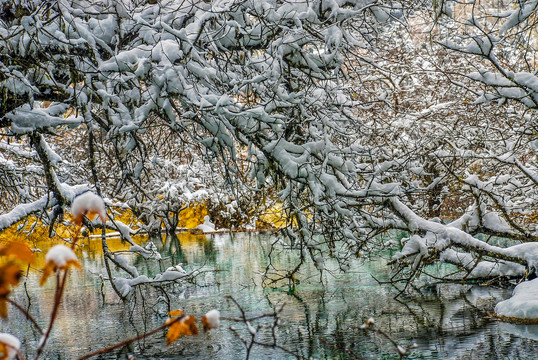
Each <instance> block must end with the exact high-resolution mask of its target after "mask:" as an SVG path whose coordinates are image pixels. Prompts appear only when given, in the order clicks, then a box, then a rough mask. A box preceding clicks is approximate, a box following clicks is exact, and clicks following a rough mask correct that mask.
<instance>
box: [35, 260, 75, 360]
mask: <svg viewBox="0 0 538 360" xmlns="http://www.w3.org/2000/svg"><path fill="white" fill-rule="evenodd" d="M68 271H69V269H65V270H64V272H63V277H62V278H61V280H60V273H58V274H57V275H56V294H55V295H54V306H53V308H52V313H51V315H50V322H49V327H48V328H47V331H46V332H45V335H43V337H42V338H41V340H40V345H39V347H38V348H37V352H36V355H35V360H37V359H39V357H40V356H41V354H42V353H43V349H44V348H45V345H47V340H48V339H49V337H50V333H51V331H52V326H53V325H54V321H55V320H56V317H57V315H58V308H59V307H60V303H61V300H62V295H63V292H64V289H65V280H66V279H67V273H68Z"/></svg>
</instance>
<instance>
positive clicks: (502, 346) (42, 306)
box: [0, 233, 538, 359]
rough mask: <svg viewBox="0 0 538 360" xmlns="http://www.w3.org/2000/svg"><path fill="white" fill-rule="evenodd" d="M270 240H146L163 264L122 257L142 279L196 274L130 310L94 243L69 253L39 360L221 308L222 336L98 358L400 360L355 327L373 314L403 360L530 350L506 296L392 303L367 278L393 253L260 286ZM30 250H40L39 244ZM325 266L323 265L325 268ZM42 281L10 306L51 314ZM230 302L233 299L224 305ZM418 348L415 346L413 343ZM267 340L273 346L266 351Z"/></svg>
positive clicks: (278, 256)
mask: <svg viewBox="0 0 538 360" xmlns="http://www.w3.org/2000/svg"><path fill="white" fill-rule="evenodd" d="M274 236H275V235H273V234H257V233H246V234H214V235H192V234H178V235H177V236H163V237H162V238H161V239H159V238H157V239H155V238H153V239H145V240H144V245H145V244H146V243H147V242H149V241H152V242H153V243H154V244H155V246H156V247H157V250H159V251H160V252H161V253H162V254H163V257H162V259H160V260H157V259H149V260H146V259H143V258H142V257H140V256H135V255H125V254H124V255H122V256H124V257H125V259H126V261H127V263H128V264H130V265H135V266H136V267H137V268H138V271H139V272H140V274H145V275H147V276H149V277H150V276H152V275H153V274H156V273H158V272H161V271H163V269H166V268H167V267H169V266H174V265H176V264H180V263H181V266H182V268H183V269H185V271H187V272H190V271H193V270H196V269H197V270H198V271H199V274H198V275H197V276H195V277H192V278H189V279H188V280H187V281H178V282H176V283H174V284H168V285H167V284H161V285H159V286H153V287H150V286H148V285H144V286H140V287H137V288H136V289H135V291H133V293H132V295H130V298H129V300H128V301H126V302H122V301H121V300H119V299H118V298H117V296H116V295H115V293H114V292H113V290H112V289H111V287H110V285H109V284H108V283H105V284H104V286H103V284H102V283H103V276H102V275H101V274H106V272H105V270H104V263H103V260H102V256H101V255H100V253H99V249H100V241H97V240H85V242H83V244H84V246H83V247H81V248H79V249H78V252H77V256H78V258H79V259H80V260H81V262H82V263H83V264H82V265H83V269H84V270H83V271H74V272H73V273H72V274H71V276H70V278H69V279H68V282H69V283H68V284H67V288H66V293H65V299H64V302H63V304H62V306H61V307H60V309H59V313H58V318H57V323H56V325H55V330H54V333H53V334H52V336H51V339H50V343H49V345H48V347H47V353H46V357H47V358H50V359H55V358H77V357H79V356H82V355H84V354H86V353H89V352H91V351H95V350H98V349H100V348H103V347H106V346H110V345H113V344H116V343H118V342H121V341H122V340H125V339H127V338H131V337H136V336H137V335H140V334H142V333H144V332H147V331H150V330H151V329H153V328H156V327H158V326H160V325H162V324H163V321H164V320H165V319H166V317H167V314H168V312H169V311H170V309H182V310H185V311H186V312H187V313H189V314H195V315H199V316H201V315H202V314H204V313H206V312H207V311H209V310H211V309H219V311H220V312H221V314H222V320H223V322H222V324H221V327H220V328H219V329H215V330H212V331H211V332H209V333H207V334H202V335H200V336H197V337H185V338H181V339H179V340H178V341H177V342H175V343H174V344H172V345H171V346H169V347H165V346H164V343H165V342H164V336H165V332H164V331H163V332H161V333H157V334H155V335H153V336H152V337H148V338H143V339H140V340H139V341H135V342H133V343H131V344H128V345H126V346H125V347H124V348H121V349H117V350H115V352H113V353H111V354H108V355H105V356H109V358H118V356H119V358H126V357H127V356H128V355H129V354H133V355H135V356H136V355H137V354H141V353H143V358H145V359H153V358H155V359H157V358H159V359H162V358H177V357H178V356H181V357H182V358H185V359H199V358H218V359H237V358H245V357H247V354H248V356H249V357H250V358H251V359H276V358H278V359H286V358H295V357H300V358H310V357H312V358H323V359H326V358H328V359H333V358H338V359H340V358H342V359H347V358H350V359H354V358H360V359H379V358H380V357H382V356H384V357H386V358H393V359H398V358H400V356H399V355H398V352H397V351H395V348H394V345H393V344H392V343H391V342H390V341H388V340H387V339H385V338H384V337H383V336H379V334H378V333H376V332H372V331H365V329H364V328H361V325H363V324H364V322H365V321H367V319H369V318H370V317H372V318H374V319H375V326H376V329H379V330H381V331H383V332H384V333H386V334H389V335H390V337H391V338H392V339H394V340H395V341H396V343H398V344H400V345H401V346H402V348H404V349H406V351H408V353H407V355H411V356H410V357H411V358H413V357H414V356H419V357H420V358H423V359H472V358H476V359H479V358H483V357H484V356H485V354H497V355H496V356H498V357H500V358H519V359H533V358H534V356H535V354H536V351H537V350H538V345H536V339H538V326H537V325H513V324H504V323H501V322H497V321H493V320H491V319H489V318H488V316H487V315H488V313H489V312H490V311H491V310H492V308H493V306H494V305H495V303H496V302H498V301H499V300H501V299H503V298H506V297H508V296H509V291H508V290H502V289H496V288H492V287H480V286H474V285H459V284H429V285H428V286H424V287H422V288H420V289H416V290H415V291H414V292H409V293H408V295H406V296H400V297H399V298H398V299H394V296H395V295H396V294H397V291H396V290H394V289H393V288H391V287H390V286H388V285H380V284H379V283H378V282H377V281H376V280H374V278H373V276H375V277H376V278H377V279H383V278H384V277H387V267H386V263H387V261H388V260H389V259H390V254H380V256H379V257H378V258H376V259H375V260H368V261H359V260H357V261H356V262H354V263H353V264H351V267H350V270H349V272H347V273H346V274H340V275H337V274H338V272H336V271H335V272H334V274H335V275H337V276H333V275H332V274H331V273H330V272H324V273H323V276H322V280H323V283H320V275H319V272H318V271H317V269H316V268H315V266H314V265H311V264H305V265H304V267H302V268H301V270H300V271H299V273H297V274H296V278H297V280H298V281H296V284H295V288H294V291H290V287H289V286H288V283H287V282H284V281H283V282H281V283H277V284H273V285H271V286H270V287H267V286H266V287H264V286H263V284H264V276H263V274H264V271H265V270H266V267H267V264H268V261H267V254H268V253H269V250H270V246H271V244H272V243H274V240H275V238H274ZM115 241H116V240H114V239H109V245H110V247H111V248H112V249H114V250H115V251H121V247H122V245H121V244H120V243H119V240H118V243H115ZM36 245H37V247H39V248H41V249H42V250H44V251H46V241H44V242H43V243H38V244H36ZM125 246H126V248H127V249H128V245H125ZM297 261H299V260H298V257H297V254H296V253H294V252H273V258H272V264H273V265H274V266H275V267H278V268H292V267H293V266H294V265H295V264H296V262H297ZM38 262H39V259H38ZM326 265H327V267H328V268H330V267H331V264H330V263H327V264H326ZM336 266H337V265H336V264H334V268H335V269H336ZM116 270H117V269H116ZM372 275H373V276H372ZM39 277H40V274H39V273H37V272H32V271H30V275H29V277H28V279H27V283H26V286H20V287H18V288H17V289H16V291H15V293H14V294H13V299H15V300H16V301H17V302H18V303H19V304H23V306H25V307H26V308H27V309H29V311H30V312H31V313H32V314H33V315H34V316H35V317H36V318H37V321H38V322H39V321H42V319H43V316H45V317H46V315H47V314H48V312H49V311H50V307H51V305H52V298H53V296H54V289H53V287H52V286H51V287H45V288H44V291H43V290H39V289H38V288H37V286H36V284H37V283H38V281H39ZM25 289H26V290H27V292H26V291H25ZM230 295H231V296H233V299H235V300H233V301H231V300H230V299H229V298H228V296H230ZM283 304H284V306H283V307H282V305H283ZM277 312H278V318H279V320H278V326H277V327H276V328H275V327H274V326H273V325H274V324H275V322H276V319H277V316H276V315H275V316H261V315H264V314H265V315H267V314H276V313H277ZM243 317H244V318H246V319H249V323H248V326H245V325H244V324H241V323H240V322H235V321H230V320H231V319H242V318H243ZM226 319H228V320H226ZM231 328H233V330H231ZM3 331H6V332H10V333H12V334H14V335H15V336H17V337H18V338H19V339H20V340H21V341H22V343H23V346H22V348H23V349H35V348H36V347H37V345H38V342H39V338H40V335H39V333H38V332H37V331H36V330H35V327H33V326H32V325H31V324H30V323H29V322H27V321H24V316H23V315H22V313H20V312H18V311H11V312H10V318H9V320H8V321H4V322H2V323H0V332H3ZM252 339H255V341H254V342H252ZM414 343H416V345H417V348H412V347H411V345H413V344H414ZM272 344H273V345H275V346H269V345H272ZM26 355H28V354H25V356H26Z"/></svg>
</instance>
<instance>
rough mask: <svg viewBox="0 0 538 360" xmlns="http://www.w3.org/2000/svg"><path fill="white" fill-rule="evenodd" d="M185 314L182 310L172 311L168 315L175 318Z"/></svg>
mask: <svg viewBox="0 0 538 360" xmlns="http://www.w3.org/2000/svg"><path fill="white" fill-rule="evenodd" d="M183 314H185V311H181V310H172V311H170V312H169V313H168V316H174V317H179V316H181V315H183Z"/></svg>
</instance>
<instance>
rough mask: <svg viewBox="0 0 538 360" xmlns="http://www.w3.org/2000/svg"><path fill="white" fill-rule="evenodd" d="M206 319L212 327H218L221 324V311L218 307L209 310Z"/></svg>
mask: <svg viewBox="0 0 538 360" xmlns="http://www.w3.org/2000/svg"><path fill="white" fill-rule="evenodd" d="M204 316H205V319H206V321H207V323H208V324H209V327H210V328H211V329H216V328H218V327H219V325H220V312H219V311H218V310H216V309H213V310H209V311H208V312H207V313H206V314H205V315H204Z"/></svg>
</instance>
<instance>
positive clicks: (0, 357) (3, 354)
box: [0, 343, 8, 360]
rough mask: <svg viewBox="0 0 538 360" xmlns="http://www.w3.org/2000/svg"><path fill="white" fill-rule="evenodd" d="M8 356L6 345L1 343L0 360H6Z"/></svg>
mask: <svg viewBox="0 0 538 360" xmlns="http://www.w3.org/2000/svg"><path fill="white" fill-rule="evenodd" d="M7 355H8V349H7V346H6V344H4V343H0V360H6V359H7Z"/></svg>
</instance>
